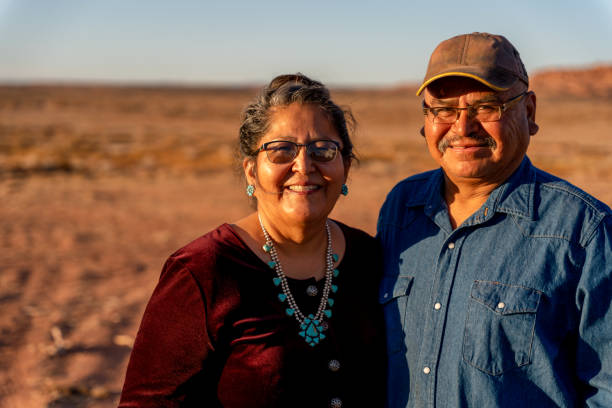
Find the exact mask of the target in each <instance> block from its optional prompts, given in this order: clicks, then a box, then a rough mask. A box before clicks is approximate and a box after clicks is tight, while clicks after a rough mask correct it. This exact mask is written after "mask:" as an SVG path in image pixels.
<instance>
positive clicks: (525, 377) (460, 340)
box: [378, 158, 612, 408]
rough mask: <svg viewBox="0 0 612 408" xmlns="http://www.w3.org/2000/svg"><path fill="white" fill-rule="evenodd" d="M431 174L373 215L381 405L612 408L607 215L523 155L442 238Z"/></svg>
mask: <svg viewBox="0 0 612 408" xmlns="http://www.w3.org/2000/svg"><path fill="white" fill-rule="evenodd" d="M442 183H443V173H442V170H435V171H430V172H427V173H423V174H420V175H416V176H414V177H410V178H408V179H406V180H404V181H402V182H400V183H399V184H398V185H397V186H396V187H395V188H394V189H393V190H392V191H391V193H390V194H389V196H388V197H387V200H386V202H385V204H384V205H383V207H382V210H381V213H380V218H379V221H378V238H379V239H380V241H381V243H382V246H383V249H384V251H385V270H384V277H383V281H382V284H381V287H380V302H381V303H382V304H384V305H385V306H384V308H385V319H386V325H387V326H386V327H387V329H386V330H387V342H388V344H387V346H388V354H389V373H388V374H389V375H388V406H389V407H402V408H403V407H468V406H469V407H510V406H511V407H527V406H533V407H538V408H543V407H556V406H561V407H574V406H585V405H588V406H596V407H604V406H605V407H612V307H611V297H612V213H611V210H610V209H609V208H608V207H607V206H606V205H604V204H603V203H601V202H599V201H597V200H595V199H594V198H592V197H591V196H589V195H588V194H586V193H584V192H583V191H581V190H579V189H578V188H576V187H574V186H572V185H570V184H569V183H567V182H565V181H563V180H560V179H558V178H556V177H554V176H551V175H549V174H547V173H545V172H543V171H541V170H538V169H536V168H535V167H533V166H532V165H531V163H530V161H529V160H528V159H527V158H525V159H524V160H523V162H522V164H521V166H520V167H519V169H518V170H517V171H516V172H515V173H514V174H513V175H512V176H511V177H510V178H509V179H508V180H507V181H506V182H505V183H504V184H502V185H501V186H499V187H498V188H496V189H495V190H494V191H493V192H492V194H491V195H490V196H489V197H488V199H487V201H486V202H485V204H484V205H483V206H482V207H481V208H480V209H479V210H478V211H476V212H475V213H474V214H473V215H472V216H471V217H470V218H468V219H467V220H466V221H465V222H464V223H463V224H462V225H461V226H459V227H458V228H457V229H455V230H453V229H452V227H451V224H450V221H449V216H448V210H447V206H446V203H445V202H444V200H443V198H442V194H441V186H442Z"/></svg>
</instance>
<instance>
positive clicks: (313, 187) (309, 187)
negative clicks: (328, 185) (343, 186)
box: [287, 184, 321, 193]
mask: <svg viewBox="0 0 612 408" xmlns="http://www.w3.org/2000/svg"><path fill="white" fill-rule="evenodd" d="M287 188H288V189H289V190H291V191H295V192H298V193H308V192H311V191H316V190H318V189H320V188H321V186H318V185H316V184H309V185H307V186H300V185H291V186H288V187H287Z"/></svg>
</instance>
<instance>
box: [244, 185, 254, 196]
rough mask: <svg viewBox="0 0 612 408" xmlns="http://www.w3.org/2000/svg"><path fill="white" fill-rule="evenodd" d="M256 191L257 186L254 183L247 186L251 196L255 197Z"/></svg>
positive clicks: (248, 193)
mask: <svg viewBox="0 0 612 408" xmlns="http://www.w3.org/2000/svg"><path fill="white" fill-rule="evenodd" d="M254 192H255V186H254V185H252V184H249V185H248V186H247V188H246V193H247V195H248V196H249V197H253V193H254Z"/></svg>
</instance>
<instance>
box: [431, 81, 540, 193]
mask: <svg viewBox="0 0 612 408" xmlns="http://www.w3.org/2000/svg"><path fill="white" fill-rule="evenodd" d="M524 91H525V85H523V84H522V83H518V84H515V85H514V86H513V87H512V88H510V89H509V90H507V91H503V92H495V91H493V90H492V89H490V88H488V87H486V86H484V85H483V84H481V83H480V82H477V81H475V80H472V79H469V78H461V77H448V78H442V79H439V80H438V81H436V82H434V83H433V84H431V85H430V86H428V87H427V88H426V89H425V92H424V98H425V104H426V105H427V106H428V107H458V108H465V107H467V106H468V105H469V106H474V105H478V104H482V103H489V104H502V103H505V102H506V101H508V100H509V99H511V98H513V97H515V96H517V95H520V94H521V93H522V92H524ZM460 112H461V113H460V115H459V118H458V119H457V120H456V121H455V122H453V123H433V121H432V120H430V117H425V126H424V133H425V139H426V141H427V146H428V148H429V152H430V154H431V155H432V157H433V158H434V159H435V160H436V161H437V162H438V163H439V164H440V166H442V168H443V169H444V172H445V174H446V176H447V177H448V178H449V179H450V180H451V181H453V182H455V183H457V182H459V183H461V182H472V183H475V184H495V185H497V184H500V183H502V182H503V181H505V180H506V179H507V178H508V177H509V176H510V175H511V174H512V173H513V172H514V170H516V168H517V167H518V166H519V164H520V163H521V161H522V159H523V157H524V156H525V153H526V152H527V147H528V146H529V139H530V136H531V135H533V134H535V133H536V132H537V130H538V127H537V125H536V124H535V95H534V94H533V93H532V92H530V93H528V94H527V95H525V96H524V97H523V98H521V99H520V100H519V101H518V102H517V103H516V104H514V105H513V106H511V107H510V108H509V109H508V110H506V111H505V112H503V113H502V116H501V119H500V120H499V121H496V122H480V121H478V120H477V119H475V118H468V113H467V111H465V110H464V111H460Z"/></svg>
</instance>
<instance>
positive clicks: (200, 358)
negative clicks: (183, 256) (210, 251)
mask: <svg viewBox="0 0 612 408" xmlns="http://www.w3.org/2000/svg"><path fill="white" fill-rule="evenodd" d="M211 350H212V346H211V342H210V340H209V336H208V333H207V330H206V315H205V302H204V299H203V294H202V292H201V290H200V288H199V286H198V285H197V283H196V280H195V278H194V277H193V275H192V274H191V272H190V271H189V270H188V269H187V268H186V267H185V266H184V265H183V264H182V263H181V262H180V261H179V260H177V259H175V258H170V259H168V261H167V262H166V264H165V265H164V268H163V271H162V274H161V277H160V280H159V283H158V284H157V287H156V288H155V291H154V292H153V295H152V296H151V299H150V300H149V303H148V305H147V307H146V309H145V312H144V316H143V318H142V322H141V324H140V329H139V330H138V334H137V336H136V340H135V342H134V348H133V350H132V354H131V356H130V361H129V363H128V368H127V373H126V377H125V383H124V386H123V391H122V394H121V401H120V403H119V407H120V408H128V407H178V406H179V404H180V403H181V402H182V401H183V400H184V399H185V395H184V394H185V391H184V390H185V388H186V387H185V384H187V383H188V382H189V380H190V379H192V378H193V377H194V376H196V375H197V374H198V373H200V372H201V371H202V369H203V366H204V364H205V360H206V358H207V356H208V355H209V353H210V352H211Z"/></svg>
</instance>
